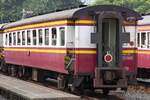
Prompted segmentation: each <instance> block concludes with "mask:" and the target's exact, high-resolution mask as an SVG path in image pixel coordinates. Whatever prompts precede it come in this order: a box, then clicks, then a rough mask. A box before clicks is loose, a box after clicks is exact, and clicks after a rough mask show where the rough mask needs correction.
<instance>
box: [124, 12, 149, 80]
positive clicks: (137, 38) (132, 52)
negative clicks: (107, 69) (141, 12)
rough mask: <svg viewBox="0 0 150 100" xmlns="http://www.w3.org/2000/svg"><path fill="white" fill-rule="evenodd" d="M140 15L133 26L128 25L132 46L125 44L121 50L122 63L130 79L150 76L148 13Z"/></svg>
mask: <svg viewBox="0 0 150 100" xmlns="http://www.w3.org/2000/svg"><path fill="white" fill-rule="evenodd" d="M142 17H143V19H142V20H139V21H138V22H137V24H136V26H135V27H134V26H129V27H128V29H129V30H128V31H129V32H130V37H131V41H132V46H131V45H129V44H128V45H127V44H126V46H124V50H123V55H124V57H123V63H124V64H123V65H124V67H125V69H127V70H128V72H129V73H128V75H129V76H130V77H132V78H131V79H133V78H134V79H135V78H138V79H139V78H145V79H149V78H150V77H149V75H150V72H149V68H150V63H149V60H150V51H149V50H150V21H149V19H150V15H145V16H142ZM131 28H132V29H131ZM131 35H132V36H131ZM131 74H132V75H133V76H132V75H131Z"/></svg>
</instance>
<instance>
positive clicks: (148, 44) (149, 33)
mask: <svg viewBox="0 0 150 100" xmlns="http://www.w3.org/2000/svg"><path fill="white" fill-rule="evenodd" d="M147 40H148V43H147V47H148V48H150V32H148V33H147Z"/></svg>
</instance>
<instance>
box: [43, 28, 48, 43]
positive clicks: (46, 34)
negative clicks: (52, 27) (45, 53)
mask: <svg viewBox="0 0 150 100" xmlns="http://www.w3.org/2000/svg"><path fill="white" fill-rule="evenodd" d="M44 38H45V45H49V29H45V36H44Z"/></svg>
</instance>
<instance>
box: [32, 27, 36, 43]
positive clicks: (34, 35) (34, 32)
mask: <svg viewBox="0 0 150 100" xmlns="http://www.w3.org/2000/svg"><path fill="white" fill-rule="evenodd" d="M32 36H33V45H37V38H36V37H37V35H36V30H33V34H32Z"/></svg>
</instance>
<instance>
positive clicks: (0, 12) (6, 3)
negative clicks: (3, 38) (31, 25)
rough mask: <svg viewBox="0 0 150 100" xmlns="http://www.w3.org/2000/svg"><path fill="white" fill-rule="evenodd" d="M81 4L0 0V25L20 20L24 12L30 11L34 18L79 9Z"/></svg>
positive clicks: (54, 0) (58, 0) (60, 0)
mask: <svg viewBox="0 0 150 100" xmlns="http://www.w3.org/2000/svg"><path fill="white" fill-rule="evenodd" d="M81 4H82V2H81V1H80V0H0V8H1V9H0V23H4V22H13V21H16V20H19V19H21V18H22V15H23V11H24V10H25V11H24V12H27V11H32V12H33V13H32V16H35V15H39V14H44V13H50V12H52V11H56V10H61V9H67V8H75V7H79V5H81ZM23 9H24V10H23ZM30 14H31V13H30Z"/></svg>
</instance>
